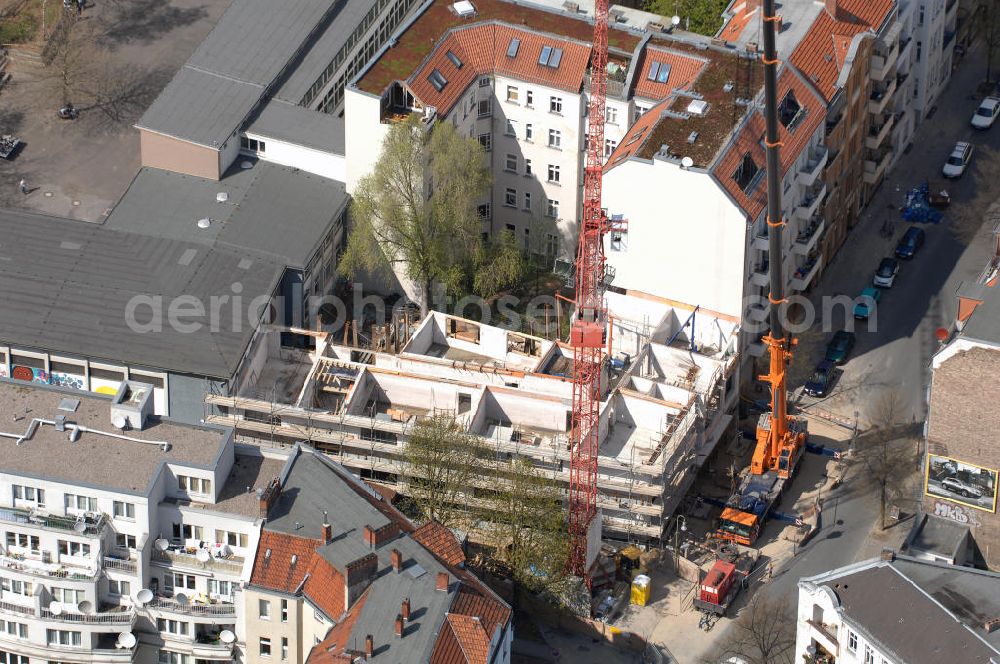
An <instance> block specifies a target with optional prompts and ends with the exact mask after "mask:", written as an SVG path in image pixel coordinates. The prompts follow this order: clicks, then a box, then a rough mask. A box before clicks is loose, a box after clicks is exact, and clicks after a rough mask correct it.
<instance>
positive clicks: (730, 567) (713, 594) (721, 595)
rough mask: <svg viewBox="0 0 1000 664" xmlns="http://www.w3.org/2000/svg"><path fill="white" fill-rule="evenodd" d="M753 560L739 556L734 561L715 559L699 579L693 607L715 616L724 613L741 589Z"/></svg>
mask: <svg viewBox="0 0 1000 664" xmlns="http://www.w3.org/2000/svg"><path fill="white" fill-rule="evenodd" d="M752 565H753V562H752V561H751V560H750V559H748V558H740V559H739V560H737V562H736V563H731V562H728V561H725V560H716V561H715V564H714V565H712V569H710V570H708V574H706V575H705V578H704V579H702V580H701V584H700V586H699V588H698V596H697V597H695V598H694V608H696V609H698V610H699V611H702V612H704V613H710V614H714V615H717V616H723V615H725V614H726V609H728V608H729V605H730V604H732V602H733V600H734V599H736V596H737V595H739V594H740V590H742V589H743V582H744V580H745V579H746V578H747V573H748V571H749V569H748V568H749V567H750V566H752Z"/></svg>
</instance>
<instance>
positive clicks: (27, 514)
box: [0, 507, 107, 537]
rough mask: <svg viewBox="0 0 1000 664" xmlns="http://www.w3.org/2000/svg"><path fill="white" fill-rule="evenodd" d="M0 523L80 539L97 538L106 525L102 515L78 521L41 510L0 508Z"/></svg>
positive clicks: (75, 518)
mask: <svg viewBox="0 0 1000 664" xmlns="http://www.w3.org/2000/svg"><path fill="white" fill-rule="evenodd" d="M0 521H3V522H6V523H16V524H19V525H22V526H35V527H37V528H44V529H46V530H56V531H59V532H64V533H73V534H75V535H79V536H82V537H99V536H100V534H101V531H103V530H104V526H105V525H106V524H107V521H106V520H105V518H104V515H103V514H96V515H94V516H93V517H91V518H86V519H78V518H77V517H72V516H56V515H55V514H46V513H45V512H44V511H42V510H26V509H21V508H19V507H0ZM77 524H81V525H77Z"/></svg>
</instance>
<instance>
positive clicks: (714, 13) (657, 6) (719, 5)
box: [645, 0, 729, 37]
mask: <svg viewBox="0 0 1000 664" xmlns="http://www.w3.org/2000/svg"><path fill="white" fill-rule="evenodd" d="M728 5H729V2H728V0H646V3H645V9H646V11H648V12H652V13H654V14H659V15H660V16H665V17H667V18H668V19H669V18H670V17H672V16H680V17H681V25H680V27H681V28H683V29H685V30H690V31H691V32H697V33H698V34H700V35H708V36H710V37H712V36H715V33H717V32H718V31H719V28H721V27H722V12H723V11H725V9H726V7H727V6H728Z"/></svg>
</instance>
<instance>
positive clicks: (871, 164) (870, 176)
mask: <svg viewBox="0 0 1000 664" xmlns="http://www.w3.org/2000/svg"><path fill="white" fill-rule="evenodd" d="M891 158H892V150H885V151H884V152H880V153H874V154H872V155H870V156H869V157H866V158H865V174H864V180H865V182H866V183H867V184H875V183H876V182H878V181H879V180H880V179H881V177H882V176H883V175H884V174H885V169H886V167H888V165H889V162H890V161H891Z"/></svg>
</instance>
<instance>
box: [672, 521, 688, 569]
mask: <svg viewBox="0 0 1000 664" xmlns="http://www.w3.org/2000/svg"><path fill="white" fill-rule="evenodd" d="M678 524H680V528H678ZM681 531H684V532H687V519H685V518H684V515H683V514H678V515H677V516H675V517H674V572H680V569H681V561H680V551H679V549H680V536H681Z"/></svg>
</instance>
